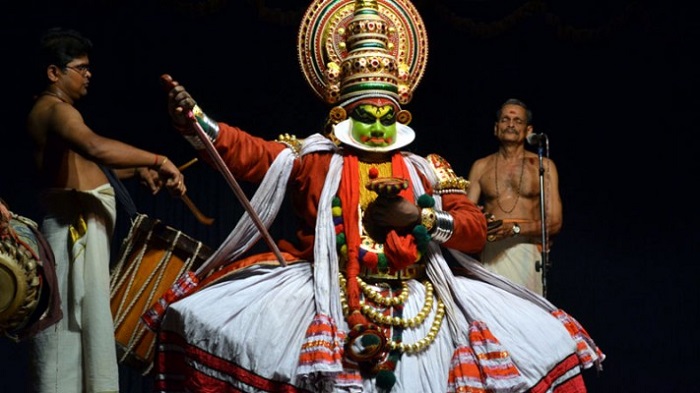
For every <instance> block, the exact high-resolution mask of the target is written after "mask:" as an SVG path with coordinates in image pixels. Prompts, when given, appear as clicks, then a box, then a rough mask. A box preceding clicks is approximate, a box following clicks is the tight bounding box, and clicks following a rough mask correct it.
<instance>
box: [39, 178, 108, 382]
mask: <svg viewBox="0 0 700 393" xmlns="http://www.w3.org/2000/svg"><path fill="white" fill-rule="evenodd" d="M43 202H44V204H45V206H46V209H47V215H46V216H45V217H44V220H43V222H42V225H41V230H42V232H43V234H44V235H45V237H46V239H47V241H48V242H49V244H50V245H51V248H52V250H53V252H54V256H55V260H56V275H57V279H58V288H59V291H60V296H61V300H62V302H61V310H62V311H63V319H62V320H61V321H59V322H58V323H57V324H56V325H54V326H52V327H50V328H48V329H46V330H44V331H42V332H40V333H39V334H38V335H37V336H36V337H34V338H33V339H32V346H31V351H32V352H31V355H30V359H31V361H32V363H33V367H32V368H33V370H32V372H33V375H32V377H33V378H32V384H33V391H36V392H66V393H78V392H80V393H82V392H85V393H92V392H118V391H119V376H118V367H117V355H116V349H115V341H114V325H113V323H112V314H111V311H110V305H109V261H110V241H111V237H112V233H113V230H114V222H115V218H116V201H115V197H114V190H113V188H112V187H111V186H110V185H109V184H105V185H103V186H100V187H98V188H96V189H94V190H90V191H76V190H68V189H52V190H49V191H48V192H47V193H46V195H45V198H44V200H43Z"/></svg>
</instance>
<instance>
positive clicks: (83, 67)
mask: <svg viewBox="0 0 700 393" xmlns="http://www.w3.org/2000/svg"><path fill="white" fill-rule="evenodd" d="M66 68H68V69H70V70H73V71H75V72H77V73H79V74H80V75H82V76H85V75H87V73H88V72H90V64H78V65H77V66H69V65H67V66H66Z"/></svg>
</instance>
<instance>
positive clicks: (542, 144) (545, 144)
mask: <svg viewBox="0 0 700 393" xmlns="http://www.w3.org/2000/svg"><path fill="white" fill-rule="evenodd" d="M545 149H546V156H547V157H549V138H548V137H547V135H546V134H542V138H540V139H539V142H538V144H537V157H538V159H539V166H540V168H539V174H540V176H539V179H540V223H541V228H542V230H541V232H542V252H541V261H538V262H537V263H535V271H538V272H539V271H540V270H541V271H542V296H544V297H547V270H548V269H549V266H550V264H549V244H548V241H549V236H548V235H547V210H546V209H545V204H544V202H545V201H546V198H545V187H544V158H543V155H544V151H545Z"/></svg>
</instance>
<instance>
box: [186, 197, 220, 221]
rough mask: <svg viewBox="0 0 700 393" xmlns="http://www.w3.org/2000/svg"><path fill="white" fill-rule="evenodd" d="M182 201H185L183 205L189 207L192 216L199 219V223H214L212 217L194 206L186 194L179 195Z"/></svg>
mask: <svg viewBox="0 0 700 393" xmlns="http://www.w3.org/2000/svg"><path fill="white" fill-rule="evenodd" d="M180 199H182V201H183V202H185V205H187V207H188V208H189V209H190V211H191V212H192V214H194V217H195V218H196V219H197V221H199V222H200V223H202V224H204V225H211V224H213V223H214V219H213V218H211V217H207V216H205V215H204V214H203V213H202V212H201V211H200V210H199V209H198V208H197V206H195V204H194V202H192V200H191V199H190V197H188V196H187V194H182V196H181V197H180Z"/></svg>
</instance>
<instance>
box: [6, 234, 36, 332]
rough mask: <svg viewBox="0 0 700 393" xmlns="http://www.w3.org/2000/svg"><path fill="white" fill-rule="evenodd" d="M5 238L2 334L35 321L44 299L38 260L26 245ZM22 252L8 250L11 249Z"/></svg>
mask: <svg viewBox="0 0 700 393" xmlns="http://www.w3.org/2000/svg"><path fill="white" fill-rule="evenodd" d="M8 242H10V241H4V242H3V243H4V244H3V247H2V248H3V249H4V250H3V251H2V252H0V288H2V291H0V333H3V334H13V332H14V331H16V330H18V329H21V328H23V327H24V326H26V325H27V324H28V323H29V322H30V321H31V316H32V315H33V313H34V311H35V310H36V309H37V306H38V304H39V301H40V299H41V284H42V280H41V277H40V274H39V271H38V264H37V261H36V259H34V258H32V257H30V256H28V255H27V253H26V252H23V250H22V246H19V247H18V246H17V245H13V244H8ZM12 248H14V249H18V252H15V253H8V252H7V250H8V249H12Z"/></svg>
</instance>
